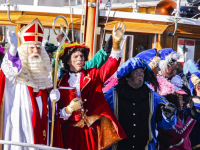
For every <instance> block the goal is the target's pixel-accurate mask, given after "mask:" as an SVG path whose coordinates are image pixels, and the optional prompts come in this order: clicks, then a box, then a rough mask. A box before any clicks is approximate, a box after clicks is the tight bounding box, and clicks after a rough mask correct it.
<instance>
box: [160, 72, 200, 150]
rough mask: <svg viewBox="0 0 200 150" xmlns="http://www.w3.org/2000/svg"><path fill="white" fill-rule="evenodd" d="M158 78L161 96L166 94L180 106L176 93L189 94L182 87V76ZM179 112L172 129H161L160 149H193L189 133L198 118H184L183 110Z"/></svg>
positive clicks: (169, 99) (170, 100)
mask: <svg viewBox="0 0 200 150" xmlns="http://www.w3.org/2000/svg"><path fill="white" fill-rule="evenodd" d="M157 80H158V83H159V86H160V88H159V90H158V94H159V95H161V96H166V98H168V99H167V100H168V101H169V102H172V103H173V104H175V105H177V106H176V107H177V108H178V107H180V105H179V104H177V103H179V100H178V97H177V96H176V95H175V93H178V94H180V95H187V93H186V92H184V91H183V90H182V89H181V88H182V86H183V81H182V79H181V77H180V76H178V75H176V76H174V77H173V78H172V79H171V82H170V81H168V80H167V79H166V78H165V77H163V76H159V75H158V76H157ZM172 99H173V100H172ZM181 107H182V106H181ZM187 111H188V113H190V112H191V111H190V109H187ZM178 112H179V113H177V123H176V125H175V126H174V127H173V128H172V129H168V130H163V129H160V130H159V134H158V141H159V149H160V150H166V149H167V150H177V149H187V150H191V149H192V148H191V143H190V138H189V134H190V132H191V130H192V128H193V126H194V124H195V122H196V120H194V119H193V118H192V117H191V116H189V117H187V118H184V117H183V112H181V111H178ZM184 119H185V121H184Z"/></svg>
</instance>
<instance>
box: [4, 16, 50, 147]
mask: <svg viewBox="0 0 200 150" xmlns="http://www.w3.org/2000/svg"><path fill="white" fill-rule="evenodd" d="M18 35H19V38H20V42H21V46H19V47H18V48H17V46H18V39H17V36H16V34H15V33H14V32H13V33H10V31H8V33H7V36H8V42H9V44H10V48H9V50H8V52H7V53H6V54H5V56H4V59H3V62H2V65H1V67H2V70H1V74H0V82H1V83H0V86H1V87H0V106H1V107H0V117H1V120H0V122H1V123H2V124H3V125H1V127H3V130H2V129H1V130H0V131H1V132H3V138H2V139H3V140H6V141H15V142H24V143H30V144H43V145H48V108H47V106H48V103H47V99H48V93H47V89H49V88H52V81H51V78H50V77H48V76H49V73H50V72H51V65H50V60H49V57H48V54H47V53H46V51H45V49H44V47H42V46H41V44H42V39H43V26H42V24H41V23H40V21H39V20H38V19H37V18H35V19H34V20H33V21H32V22H31V23H30V24H28V25H27V26H25V27H23V28H22V29H21V30H20V32H19V33H18ZM1 134H2V133H1ZM3 149H4V150H25V149H26V150H28V149H29V148H24V147H20V146H13V145H12V146H11V145H4V147H3Z"/></svg>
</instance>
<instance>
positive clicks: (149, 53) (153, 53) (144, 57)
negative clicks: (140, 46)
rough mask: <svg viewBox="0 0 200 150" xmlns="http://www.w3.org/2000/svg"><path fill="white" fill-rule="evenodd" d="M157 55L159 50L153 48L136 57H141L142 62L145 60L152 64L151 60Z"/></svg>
mask: <svg viewBox="0 0 200 150" xmlns="http://www.w3.org/2000/svg"><path fill="white" fill-rule="evenodd" d="M156 54H157V50H156V49H155V48H153V49H149V50H145V51H143V52H141V53H138V54H137V55H136V56H135V57H139V58H141V59H142V60H145V61H146V62H147V63H150V62H151V60H153V59H154V57H155V56H156Z"/></svg>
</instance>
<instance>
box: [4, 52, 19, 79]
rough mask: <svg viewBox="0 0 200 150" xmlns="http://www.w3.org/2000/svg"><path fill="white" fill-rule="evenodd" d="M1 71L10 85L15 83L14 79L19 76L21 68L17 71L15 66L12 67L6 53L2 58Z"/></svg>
mask: <svg viewBox="0 0 200 150" xmlns="http://www.w3.org/2000/svg"><path fill="white" fill-rule="evenodd" d="M1 69H2V70H3V72H4V74H5V76H6V78H7V79H8V80H9V81H11V82H12V83H14V82H15V78H16V77H17V76H18V75H19V73H20V71H21V68H20V69H19V68H18V67H17V66H14V64H13V62H12V61H11V60H9V57H8V54H7V53H6V54H5V56H4V58H3V62H2V65H1Z"/></svg>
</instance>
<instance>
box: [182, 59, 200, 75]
mask: <svg viewBox="0 0 200 150" xmlns="http://www.w3.org/2000/svg"><path fill="white" fill-rule="evenodd" d="M198 71H199V70H198V68H197V66H196V64H195V63H194V61H192V60H191V59H190V60H188V61H187V62H185V63H184V67H183V73H184V74H185V75H186V74H188V73H194V72H198Z"/></svg>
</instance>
